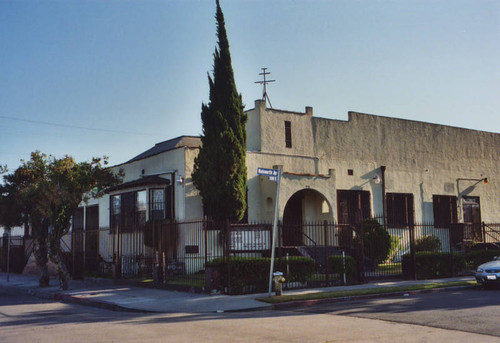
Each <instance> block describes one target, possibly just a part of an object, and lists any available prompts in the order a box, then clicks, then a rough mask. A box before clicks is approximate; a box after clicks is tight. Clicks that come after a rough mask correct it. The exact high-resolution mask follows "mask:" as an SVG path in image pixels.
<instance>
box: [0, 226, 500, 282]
mask: <svg viewBox="0 0 500 343" xmlns="http://www.w3.org/2000/svg"><path fill="white" fill-rule="evenodd" d="M377 220H378V222H379V226H380V227H382V228H383V231H384V232H386V233H387V235H388V236H389V238H390V246H389V247H388V248H387V249H385V252H384V253H381V254H380V253H379V252H380V250H384V249H381V248H380V244H379V241H377V239H375V238H370V237H369V238H368V239H361V237H365V235H366V231H367V229H366V227H365V226H363V225H361V223H360V224H357V225H350V224H339V223H336V222H328V221H323V222H309V223H298V224H293V225H292V224H290V223H287V224H286V225H284V224H283V223H278V226H277V237H276V250H275V257H276V264H275V266H276V267H275V269H276V270H279V271H281V272H283V273H284V276H285V279H287V280H292V279H293V278H292V277H290V278H289V277H288V276H289V275H291V274H292V273H293V271H292V270H291V269H293V264H292V260H293V259H295V258H297V257H303V258H306V259H308V260H309V261H310V262H311V264H310V266H311V269H312V270H309V271H308V272H307V278H306V279H305V280H301V281H294V282H287V283H286V284H285V287H289V288H292V287H317V286H326V285H339V284H344V283H352V282H360V283H361V282H366V281H369V280H371V279H389V278H403V277H414V276H415V273H414V271H413V272H412V271H410V274H408V270H407V271H406V275H404V274H405V270H404V266H403V259H404V257H405V256H410V257H412V258H410V259H409V261H410V262H414V261H415V260H414V259H413V256H414V254H415V251H416V246H418V244H419V241H421V240H422V238H424V237H430V236H432V237H435V239H434V241H437V242H438V243H439V244H438V250H439V251H441V252H452V251H453V252H458V251H465V250H466V249H468V248H470V247H471V245H473V244H475V243H481V242H482V243H487V242H489V243H488V244H492V245H494V244H498V242H500V224H485V223H481V224H478V225H472V224H471V225H466V224H454V225H449V227H448V228H436V227H434V225H433V224H432V223H414V224H412V225H409V226H401V227H387V226H386V227H385V228H384V220H383V218H378V219H377ZM372 237H374V236H372ZM272 238H273V227H272V224H271V223H252V224H230V223H229V222H224V223H214V222H212V221H208V220H200V221H190V222H182V223H179V222H173V221H170V220H156V221H150V222H147V223H144V224H141V225H137V226H136V227H135V228H133V229H130V228H128V229H127V230H120V227H115V228H113V229H109V228H101V229H98V230H88V231H84V230H76V231H73V232H71V233H69V234H68V235H66V236H64V237H63V238H62V239H61V246H62V249H63V252H64V253H65V256H66V263H67V265H68V268H69V270H70V272H71V274H72V276H73V277H74V278H82V277H85V276H100V277H113V278H142V279H148V278H149V279H152V280H154V282H156V283H157V284H159V285H178V286H180V287H182V286H185V287H195V288H197V289H200V290H201V289H203V288H205V290H210V289H222V290H223V291H224V290H225V291H228V290H230V289H231V280H232V279H231V276H230V275H228V274H229V273H230V271H231V265H230V264H231V261H232V260H233V259H234V258H247V259H248V258H269V257H270V256H271V253H272ZM19 239H21V238H15V237H12V238H11V254H12V255H11V261H16V262H14V263H17V264H19V265H22V263H25V259H26V251H27V250H26V242H25V241H23V240H19ZM18 240H19V242H18ZM18 243H19V244H18ZM6 244H7V243H6V240H5V238H4V240H3V244H2V246H1V247H0V259H1V260H0V267H1V268H2V270H6V268H5V266H6V260H7V259H6V251H7V250H6V248H7V245H6ZM21 246H22V248H21ZM499 248H500V246H499ZM15 251H18V252H17V253H16V252H15ZM21 252H22V253H21ZM16 254H18V255H19V256H18V255H16ZM21 255H23V256H21ZM229 257H231V258H229ZM217 260H219V261H222V263H223V268H222V269H220V270H218V271H216V272H214V270H212V269H211V270H207V269H206V266H207V265H208V264H209V263H210V262H213V261H217ZM407 260H408V258H407ZM17 264H16V266H17ZM411 268H413V269H414V266H410V269H411ZM19 269H20V270H22V268H21V267H19V268H18V267H15V268H14V267H12V264H11V270H12V271H13V272H14V271H18V270H19ZM214 273H215V274H214ZM262 277H264V278H265V277H266V275H263V276H262Z"/></svg>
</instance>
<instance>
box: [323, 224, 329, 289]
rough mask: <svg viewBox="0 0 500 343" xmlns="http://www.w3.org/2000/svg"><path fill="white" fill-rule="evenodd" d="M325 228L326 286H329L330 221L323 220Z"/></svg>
mask: <svg viewBox="0 0 500 343" xmlns="http://www.w3.org/2000/svg"><path fill="white" fill-rule="evenodd" d="M323 229H324V230H325V272H326V278H325V282H326V286H327V287H328V286H329V285H330V282H329V281H330V280H329V277H328V274H329V269H330V268H328V222H327V221H326V220H325V221H323Z"/></svg>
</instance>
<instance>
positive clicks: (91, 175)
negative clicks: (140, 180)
mask: <svg viewBox="0 0 500 343" xmlns="http://www.w3.org/2000/svg"><path fill="white" fill-rule="evenodd" d="M106 164H107V159H106V158H104V159H100V158H94V159H93V160H92V161H91V162H81V163H76V162H75V161H74V160H73V158H71V157H69V156H65V157H64V158H61V159H56V158H54V157H52V156H47V155H44V154H41V153H40V152H38V151H37V152H34V153H32V154H31V160H30V161H28V162H24V163H23V164H22V165H21V166H20V167H19V168H18V169H17V170H16V171H15V172H14V173H13V174H10V175H7V176H6V180H7V187H8V188H9V189H11V195H13V196H15V197H17V199H18V200H19V203H20V204H22V205H21V206H20V207H19V211H20V213H21V214H22V215H24V216H27V217H28V218H29V220H30V223H31V225H32V229H33V230H32V231H33V236H34V239H35V242H36V246H37V247H36V249H35V257H36V259H37V264H38V266H39V267H40V269H41V277H40V286H47V285H48V283H49V279H48V273H47V262H48V260H47V253H48V255H49V256H50V259H51V260H52V261H53V262H54V263H56V264H57V265H58V273H59V279H60V283H61V288H62V289H67V288H68V282H69V273H68V270H67V268H66V266H65V264H64V261H63V259H62V251H61V246H60V244H61V238H62V237H63V236H64V235H65V234H66V233H68V231H69V229H70V227H71V218H72V215H73V213H75V211H76V209H77V208H78V206H79V204H80V203H81V202H82V200H83V201H86V200H87V199H88V198H89V197H90V196H93V197H98V196H101V195H102V194H103V192H104V191H105V189H106V188H107V187H110V186H113V185H116V184H117V183H119V182H121V173H119V174H115V173H114V172H113V171H112V170H111V169H108V168H104V166H103V165H106ZM49 227H50V228H51V230H49Z"/></svg>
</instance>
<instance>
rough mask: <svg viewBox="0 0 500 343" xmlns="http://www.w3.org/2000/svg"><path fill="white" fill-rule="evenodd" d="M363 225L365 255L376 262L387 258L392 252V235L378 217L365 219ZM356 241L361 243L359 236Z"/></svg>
mask: <svg viewBox="0 0 500 343" xmlns="http://www.w3.org/2000/svg"><path fill="white" fill-rule="evenodd" d="M361 225H362V229H363V245H364V254H365V257H367V258H369V259H371V260H373V261H374V262H375V263H376V264H379V263H382V262H384V261H385V260H387V258H388V257H389V253H390V252H391V235H389V233H388V232H387V231H386V230H385V229H384V227H383V226H382V225H380V223H379V222H378V221H377V220H376V219H365V220H364V221H363V223H362V224H361ZM356 243H357V244H360V243H361V242H360V239H359V238H358V239H356Z"/></svg>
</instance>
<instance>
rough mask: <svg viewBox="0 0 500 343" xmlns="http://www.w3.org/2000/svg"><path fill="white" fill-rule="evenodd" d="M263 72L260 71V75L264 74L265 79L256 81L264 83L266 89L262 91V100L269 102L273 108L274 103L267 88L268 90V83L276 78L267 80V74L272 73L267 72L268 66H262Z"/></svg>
mask: <svg viewBox="0 0 500 343" xmlns="http://www.w3.org/2000/svg"><path fill="white" fill-rule="evenodd" d="M261 69H262V73H259V75H262V76H263V78H264V80H263V81H255V83H258V84H260V85H264V89H263V91H262V100H264V101H266V100H267V102H269V107H270V108H273V105H271V100H269V95H267V90H266V85H267V84H268V83H270V82H275V81H276V80H266V75H270V74H271V73H269V72H266V70H267V68H261Z"/></svg>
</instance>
